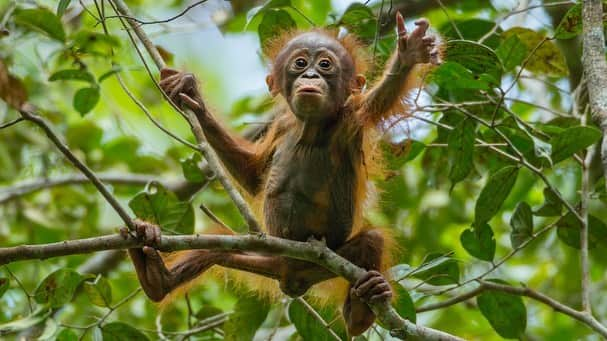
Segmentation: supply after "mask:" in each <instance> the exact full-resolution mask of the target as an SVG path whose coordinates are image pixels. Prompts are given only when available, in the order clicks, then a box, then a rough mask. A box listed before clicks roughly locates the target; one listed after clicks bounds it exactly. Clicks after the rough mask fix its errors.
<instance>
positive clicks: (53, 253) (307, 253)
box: [0, 234, 462, 341]
mask: <svg viewBox="0 0 607 341" xmlns="http://www.w3.org/2000/svg"><path fill="white" fill-rule="evenodd" d="M142 246H143V243H142V242H141V241H140V240H138V239H136V238H133V237H131V236H130V235H126V236H121V235H118V234H114V235H105V236H100V237H95V238H85V239H77V240H69V241H63V242H57V243H50V244H40V245H19V246H14V247H7V248H0V265H4V264H8V263H10V262H15V261H19V260H27V259H47V258H51V257H59V256H67V255H73V254H82V253H90V252H96V251H102V250H118V249H128V248H139V247H142ZM157 248H158V250H160V251H164V252H169V251H178V250H191V249H211V250H224V251H235V250H238V251H253V252H257V253H261V254H271V255H281V256H286V257H290V258H296V259H300V260H305V261H309V262H312V263H315V264H318V265H320V266H322V267H324V268H326V269H328V270H329V271H331V272H333V273H334V274H336V275H338V276H341V277H344V278H345V279H347V280H348V281H349V282H352V283H353V282H355V281H356V280H358V279H359V278H360V277H362V276H364V275H365V274H366V273H367V271H366V270H365V269H363V268H360V267H358V266H356V265H354V264H352V263H350V262H349V261H348V260H346V259H345V258H343V257H341V256H339V255H337V254H336V253H335V252H333V251H331V250H330V249H329V248H327V247H326V246H325V244H324V243H322V242H319V241H316V242H307V243H306V242H298V241H294V240H289V239H281V238H277V237H272V236H266V235H243V236H228V235H184V236H163V237H162V240H161V242H160V243H159V245H157ZM371 309H372V310H373V312H374V313H375V315H376V316H377V318H378V319H379V320H380V321H381V322H382V324H383V325H384V326H386V328H388V329H389V330H390V332H391V334H392V335H393V336H395V337H399V338H402V339H404V338H405V337H407V339H420V340H448V341H454V340H462V339H461V338H459V337H457V336H453V335H450V334H448V333H445V332H442V331H439V330H435V329H432V328H428V327H424V326H420V325H416V324H414V323H412V322H410V321H408V320H405V319H403V318H402V317H400V316H399V315H398V313H396V311H395V310H394V308H393V307H392V306H391V305H390V303H389V302H386V303H384V304H374V305H371ZM409 337H411V338H409Z"/></svg>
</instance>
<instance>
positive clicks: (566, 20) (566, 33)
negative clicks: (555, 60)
mask: <svg viewBox="0 0 607 341" xmlns="http://www.w3.org/2000/svg"><path fill="white" fill-rule="evenodd" d="M581 32H582V5H581V4H576V5H574V6H572V7H571V8H570V9H569V10H568V11H567V13H566V14H565V16H563V19H561V22H560V23H559V25H558V26H557V27H556V30H555V31H554V37H555V38H556V39H571V38H575V37H576V36H577V35H578V34H580V33H581Z"/></svg>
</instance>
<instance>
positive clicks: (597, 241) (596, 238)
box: [556, 212, 607, 249]
mask: <svg viewBox="0 0 607 341" xmlns="http://www.w3.org/2000/svg"><path fill="white" fill-rule="evenodd" d="M588 226H589V229H588V248H589V249H593V248H595V247H596V246H597V245H602V246H607V224H605V223H604V222H603V221H602V220H601V219H599V218H597V217H595V216H593V215H588ZM581 229H582V224H581V223H580V221H579V220H577V218H576V217H575V216H574V215H573V213H571V212H569V213H567V214H566V215H565V216H564V217H563V218H561V219H560V220H559V221H558V223H557V231H556V232H557V235H558V236H559V239H560V240H562V241H563V242H564V243H565V244H567V245H569V246H571V247H572V248H575V249H579V248H580V230H581Z"/></svg>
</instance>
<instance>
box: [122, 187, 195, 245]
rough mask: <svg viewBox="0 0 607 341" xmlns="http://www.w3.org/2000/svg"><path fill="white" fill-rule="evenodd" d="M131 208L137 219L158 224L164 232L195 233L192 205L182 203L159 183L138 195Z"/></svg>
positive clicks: (131, 203) (131, 202)
mask: <svg viewBox="0 0 607 341" xmlns="http://www.w3.org/2000/svg"><path fill="white" fill-rule="evenodd" d="M129 207H130V208H131V209H132V210H133V213H135V215H136V216H137V218H140V219H142V220H145V221H149V222H151V223H154V224H158V225H159V226H160V227H161V228H162V229H163V231H166V232H170V233H174V234H191V233H193V232H194V209H193V208H192V204H191V203H190V202H187V201H180V200H179V199H177V196H175V194H174V193H173V192H170V191H168V190H167V189H166V188H164V187H163V186H162V185H160V184H158V183H153V184H150V185H148V187H147V188H146V189H145V190H144V191H143V192H140V193H139V194H137V195H136V196H135V197H134V198H133V199H131V201H129Z"/></svg>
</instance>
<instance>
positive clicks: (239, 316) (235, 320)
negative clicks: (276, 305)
mask: <svg viewBox="0 0 607 341" xmlns="http://www.w3.org/2000/svg"><path fill="white" fill-rule="evenodd" d="M269 311H270V304H269V302H268V301H266V300H264V299H260V298H258V297H256V296H254V295H247V296H243V297H241V298H240V299H239V300H238V302H236V306H235V307H234V313H233V314H232V315H230V318H229V319H228V321H227V322H226V323H225V325H224V327H223V330H224V332H225V335H224V338H225V340H239V341H240V340H243V341H245V340H253V336H255V332H257V329H259V327H260V326H261V324H262V323H263V321H264V320H265V319H266V316H267V315H268V312H269Z"/></svg>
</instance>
